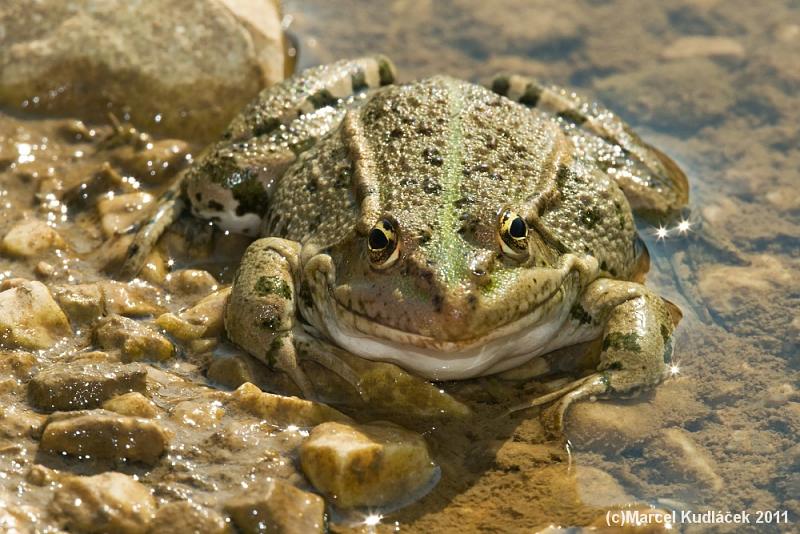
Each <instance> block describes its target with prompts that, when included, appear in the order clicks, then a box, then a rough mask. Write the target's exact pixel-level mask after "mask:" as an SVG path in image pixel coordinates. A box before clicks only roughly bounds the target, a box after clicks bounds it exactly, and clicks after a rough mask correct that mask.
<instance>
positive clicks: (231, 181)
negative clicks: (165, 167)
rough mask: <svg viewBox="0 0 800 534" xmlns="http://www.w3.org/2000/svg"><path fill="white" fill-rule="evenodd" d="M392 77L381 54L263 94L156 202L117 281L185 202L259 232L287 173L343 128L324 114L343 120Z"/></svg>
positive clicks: (310, 72) (234, 226) (320, 69)
mask: <svg viewBox="0 0 800 534" xmlns="http://www.w3.org/2000/svg"><path fill="white" fill-rule="evenodd" d="M394 80H395V70H394V65H392V62H391V61H390V60H389V59H388V58H386V57H384V56H380V55H379V56H374V57H363V58H356V59H348V60H342V61H338V62H336V63H332V64H330V65H320V66H317V67H312V68H309V69H306V70H304V71H302V72H300V73H298V74H296V75H295V76H292V77H291V78H288V79H286V80H284V81H283V82H281V83H279V84H276V85H273V86H271V87H268V88H266V89H264V90H263V91H262V92H261V93H260V94H259V95H258V97H257V98H256V99H255V100H254V101H253V102H251V103H250V104H249V105H248V107H247V108H246V109H245V110H244V111H242V112H241V113H240V114H239V115H238V116H237V117H236V118H234V119H233V121H232V122H231V124H230V125H229V126H228V129H227V130H226V131H225V133H224V134H223V136H222V140H221V141H219V142H218V143H216V144H214V145H212V146H211V147H209V148H207V149H206V150H205V151H204V152H203V154H202V155H201V156H200V157H199V158H198V159H197V160H196V161H195V162H194V163H193V164H192V166H191V167H190V168H189V169H188V170H187V171H186V172H185V173H184V174H182V175H181V177H180V178H179V180H178V181H177V182H176V183H175V184H174V185H173V186H172V187H171V188H170V190H169V191H168V192H167V193H166V194H165V195H163V196H162V198H160V199H159V202H158V207H157V208H156V210H155V212H153V216H152V217H150V218H149V220H143V221H142V223H141V224H140V225H139V228H138V231H137V234H136V236H135V237H134V240H133V243H132V244H131V245H130V247H129V249H128V254H127V257H126V259H125V262H124V264H123V266H122V269H121V270H120V272H119V276H120V277H122V278H131V277H133V276H135V275H136V274H138V272H139V270H140V269H141V268H142V266H143V264H144V261H145V258H146V257H147V255H148V254H149V253H150V250H151V249H152V248H153V247H154V246H155V244H156V242H157V241H158V239H159V238H160V237H161V235H162V234H163V233H164V231H165V230H166V228H167V227H168V226H169V225H170V224H172V223H173V222H174V221H175V220H176V219H177V218H178V217H179V216H180V215H181V213H182V212H183V210H184V209H185V208H186V206H187V205H189V206H190V207H191V209H192V213H193V214H194V215H196V216H198V217H200V218H202V219H206V220H210V221H213V222H214V223H215V224H216V225H217V226H219V227H220V228H221V229H222V230H225V231H229V232H233V233H241V234H247V235H252V236H255V235H257V234H258V232H259V230H260V228H261V218H262V216H263V215H264V213H265V212H266V208H267V206H268V203H269V194H270V192H271V189H272V187H274V186H275V184H276V183H277V182H278V180H280V178H281V176H282V175H283V172H284V171H285V170H286V168H287V167H288V166H289V165H291V164H292V163H293V162H294V161H295V160H296V159H297V157H298V155H299V154H301V153H302V152H304V151H305V150H307V149H308V148H309V147H311V146H313V145H314V143H315V142H316V141H317V139H319V138H321V137H322V136H324V135H325V134H326V133H328V132H329V131H330V130H332V129H333V128H335V127H336V126H337V125H338V121H336V120H331V117H330V114H329V113H327V111H329V110H334V111H337V113H338V114H339V115H340V116H343V115H344V112H345V110H346V108H347V105H348V98H349V97H352V96H353V95H357V94H359V93H363V92H365V91H370V90H373V89H377V88H379V87H381V86H383V85H387V84H391V83H394ZM323 108H325V109H323ZM318 111H319V113H317V112H318ZM184 197H185V199H186V200H184Z"/></svg>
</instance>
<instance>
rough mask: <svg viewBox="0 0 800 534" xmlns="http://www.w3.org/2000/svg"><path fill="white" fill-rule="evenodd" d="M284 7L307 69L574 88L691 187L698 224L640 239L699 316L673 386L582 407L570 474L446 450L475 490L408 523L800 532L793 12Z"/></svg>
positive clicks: (676, 297)
mask: <svg viewBox="0 0 800 534" xmlns="http://www.w3.org/2000/svg"><path fill="white" fill-rule="evenodd" d="M287 12H288V13H290V14H292V15H293V17H294V19H293V22H292V25H291V31H292V32H293V33H294V34H295V36H296V37H297V38H298V42H299V48H300V50H301V54H300V59H299V65H300V66H301V67H302V66H304V65H310V64H315V63H319V62H325V61H330V60H333V59H335V58H339V57H347V56H356V55H362V54H370V53H375V52H381V53H385V54H387V55H389V56H390V57H392V59H393V60H394V61H395V63H396V65H397V67H398V71H399V75H400V78H401V79H402V80H410V79H414V78H417V77H423V76H427V75H433V74H439V73H447V74H450V75H453V76H459V77H464V78H467V79H470V80H475V81H481V80H485V79H486V78H487V77H490V76H492V75H493V74H495V73H497V72H498V71H511V72H519V73H524V74H528V75H533V76H536V77H538V78H540V79H543V80H548V81H551V82H553V83H558V84H564V85H567V86H570V87H574V88H575V89H576V90H578V91H580V92H583V93H584V94H586V95H589V96H591V97H593V98H596V99H598V100H600V101H601V102H603V103H605V104H606V105H608V106H609V107H610V108H611V109H613V110H615V111H617V112H618V113H620V114H621V115H622V116H623V117H624V118H625V119H626V120H628V121H630V122H631V124H633V125H634V127H636V128H637V129H638V130H640V131H641V132H643V134H644V135H645V138H646V139H648V140H649V141H650V142H651V143H652V144H655V145H657V146H659V147H660V148H662V149H664V150H665V151H666V152H667V153H669V154H670V155H671V156H672V157H674V158H675V159H676V161H678V162H679V164H680V165H681V166H682V167H683V168H684V170H685V171H686V172H687V175H688V176H689V179H690V182H691V186H692V190H691V209H690V213H689V214H687V216H686V219H685V220H687V221H688V222H689V227H688V228H685V227H681V228H678V226H677V224H678V223H679V222H680V221H675V222H673V223H669V224H667V225H666V230H667V234H666V236H663V237H660V236H659V234H658V232H657V230H658V227H657V225H656V226H651V225H649V224H646V223H645V224H642V225H641V228H640V229H641V232H642V235H643V237H644V238H645V241H646V242H647V245H648V248H649V250H650V253H651V256H652V260H653V261H652V267H651V273H650V275H649V278H648V283H649V284H650V285H652V286H654V287H656V288H657V290H658V291H659V292H660V294H662V295H664V296H665V297H667V298H668V299H670V300H672V301H674V302H676V303H678V304H679V305H680V307H681V308H682V310H683V311H684V320H683V322H682V323H681V325H680V327H679V335H678V343H677V348H676V352H675V362H676V364H677V366H678V369H677V371H678V372H677V374H676V376H675V377H673V378H672V379H670V380H669V381H668V382H667V383H666V384H664V385H662V386H661V387H660V388H659V389H658V390H657V391H656V392H655V393H654V394H650V395H644V396H642V397H640V398H638V399H635V400H632V401H624V402H620V401H611V402H607V401H602V402H598V403H596V405H594V406H579V407H578V408H576V410H575V413H574V414H573V417H572V420H571V421H570V423H569V425H570V427H569V435H570V442H571V451H572V459H571V461H572V464H571V467H572V472H571V473H570V474H569V475H566V474H565V472H564V471H563V470H559V469H558V468H555V469H553V466H546V467H545V468H541V467H538V468H537V466H536V462H535V461H532V460H531V458H527V459H526V460H522V459H520V458H519V455H518V456H517V460H516V464H515V462H514V461H511V462H510V463H511V464H512V466H511V467H509V466H507V465H502V464H503V461H498V460H497V458H502V457H503V456H502V455H499V454H498V455H496V454H494V453H487V452H485V451H477V450H475V449H477V448H478V447H475V445H474V444H473V445H472V446H471V447H470V450H468V451H447V452H444V451H442V452H441V454H442V456H447V455H453V456H452V457H451V461H453V460H455V457H461V458H460V462H457V461H453V463H455V464H459V463H460V467H461V469H463V471H461V472H457V473H454V474H453V476H455V477H456V478H458V479H460V480H459V482H458V483H452V482H451V484H452V486H450V487H446V486H448V484H447V477H448V472H447V469H446V467H445V475H444V480H443V482H442V483H441V485H442V486H445V487H446V488H445V487H442V486H440V488H439V489H438V490H437V491H436V492H434V494H433V495H431V496H429V497H428V498H427V499H425V500H423V501H421V502H420V503H418V504H417V505H415V506H413V507H412V508H410V509H406V510H404V511H402V512H400V513H399V515H398V516H397V519H399V520H400V522H401V525H403V526H404V527H405V528H404V530H411V531H419V532H425V531H431V530H432V529H443V530H452V531H455V530H464V531H472V530H494V529H497V530H501V531H524V530H526V529H530V528H537V527H543V526H546V525H548V524H556V525H570V524H585V521H586V520H587V518H588V517H591V516H590V512H588V511H587V509H588V508H592V507H598V508H603V507H605V506H608V505H609V504H620V503H621V502H624V501H625V499H629V501H628V502H634V501H635V502H640V503H647V504H650V505H654V506H656V507H659V508H662V509H666V510H679V511H680V510H693V511H706V510H718V511H728V510H731V511H739V510H743V511H750V512H753V513H757V511H759V510H761V511H767V510H772V511H786V512H787V515H788V517H789V519H790V520H791V521H793V522H795V523H794V527H793V526H792V525H786V524H782V525H781V524H776V523H775V522H774V521H773V522H772V523H771V524H766V525H765V524H761V525H751V528H759V529H770V530H774V531H789V530H792V529H793V528H796V521H798V520H800V501H798V495H800V457H798V454H799V453H800V445H798V441H797V438H796V436H797V433H798V430H800V404H799V403H798V401H800V396H799V395H798V376H799V375H798V370H799V369H798V366H800V351H798V348H799V347H798V340H799V339H800V308H798V303H799V302H800V282H798V274H797V273H798V266H800V257H798V245H800V240H798V238H800V224H799V223H800V218H798V215H800V148H798V146H799V144H798V141H800V127H798V118H800V77H799V76H798V72H800V70H798V68H799V67H800V56H799V55H798V54H797V51H798V49H800V10H799V9H798V6H797V4H796V3H792V2H775V3H771V4H770V7H769V8H768V9H767V8H765V5H764V4H758V3H748V2H722V1H715V0H697V1H690V0H686V1H681V2H670V3H655V2H652V3H642V2H635V1H627V2H626V1H587V2H530V1H502V2H474V1H445V2H431V1H428V2H408V1H396V2H381V3H371V4H366V3H359V2H335V3H329V2H290V3H289V4H288V5H287ZM344 13H347V16H346V17H343V16H342V15H343V14H344ZM345 19H346V20H345ZM695 37H696V38H697V39H695V40H689V39H690V38H695ZM683 230H686V231H683ZM599 410H613V411H611V412H610V413H606V414H605V415H603V414H600V413H596V412H598V411H599ZM612 420H613V423H612ZM514 424H517V425H518V426H516V428H513V427H514ZM514 424H510V425H508V427H506V428H502V425H498V428H494V429H493V431H494V432H495V433H496V438H500V439H502V438H505V437H506V435H507V433H510V434H511V435H513V438H512V440H513V441H514V442H517V441H519V442H523V443H524V442H526V440H527V439H528V438H529V436H526V431H525V427H526V423H525V421H524V420H521V419H519V418H516V419H515V423H514ZM491 433H492V432H491V431H488V432H487V434H491ZM446 439H447V438H443V441H445V440H446ZM687 447H689V448H690V449H689V450H687ZM691 448H696V450H691ZM520 454H521V455H522V456H524V454H522V453H520ZM493 456H494V458H492V457H493ZM526 462H527V463H526ZM517 464H518V465H517ZM582 467H583V468H586V469H582ZM593 468H596V469H601V470H603V471H604V472H605V473H608V474H610V475H611V476H612V477H613V478H614V479H616V481H617V482H616V484H612V483H610V482H609V481H608V480H607V479H606V477H605V475H598V474H597V472H595V471H594V470H593ZM454 470H455V469H454ZM548 470H550V471H551V472H550V473H546V472H547V471H548ZM568 470H569V469H568ZM465 471H466V472H465ZM575 472H577V477H573V476H572V475H574V474H575ZM566 480H569V482H567V481H566ZM604 484H608V485H604ZM614 491H617V493H620V492H624V494H625V496H624V497H623V496H621V495H618V494H617V495H614ZM576 498H577V499H578V500H580V501H581V502H582V503H583V506H578V505H575V504H574V502H573V499H576ZM601 515H602V514H601ZM394 519H395V516H391V517H388V518H387V520H394ZM756 519H757V518H756V517H755V516H754V517H753V518H752V521H755V520H756ZM678 520H679V521H680V514H679V515H678ZM598 524H599V525H603V524H604V523H603V521H602V520H601V521H600V522H599V523H598ZM685 526H686V527H687V528H689V526H688V525H685ZM705 528H712V527H709V526H708V525H706V527H705ZM713 528H724V527H719V526H716V527H713ZM728 528H735V527H733V526H731V527H728Z"/></svg>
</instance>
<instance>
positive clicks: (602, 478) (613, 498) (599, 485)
mask: <svg viewBox="0 0 800 534" xmlns="http://www.w3.org/2000/svg"><path fill="white" fill-rule="evenodd" d="M575 483H576V486H577V490H578V496H579V497H580V499H581V502H582V503H584V504H587V505H589V506H597V507H598V508H607V507H610V506H615V505H622V504H629V503H632V502H635V501H636V499H634V498H633V497H631V496H630V495H628V493H627V492H626V491H625V489H624V488H623V487H622V485H621V484H620V483H619V482H618V481H617V479H615V478H614V477H613V476H611V475H610V474H608V473H606V472H605V471H603V470H601V469H597V468H596V467H591V466H588V465H578V466H576V468H575Z"/></svg>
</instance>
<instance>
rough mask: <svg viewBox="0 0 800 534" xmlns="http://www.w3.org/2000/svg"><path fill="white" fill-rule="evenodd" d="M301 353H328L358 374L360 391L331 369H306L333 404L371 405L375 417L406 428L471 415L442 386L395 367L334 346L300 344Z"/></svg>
mask: <svg viewBox="0 0 800 534" xmlns="http://www.w3.org/2000/svg"><path fill="white" fill-rule="evenodd" d="M298 350H299V351H300V352H301V353H302V352H304V351H306V350H308V351H309V352H314V351H319V350H325V351H327V352H329V353H330V354H331V355H332V356H334V357H335V358H337V359H339V360H341V361H342V362H343V363H344V364H346V365H347V367H349V368H350V369H351V370H352V371H354V372H355V374H356V376H357V380H358V387H359V391H356V389H355V388H354V387H353V386H352V385H351V384H349V383H347V382H345V381H344V380H343V379H342V378H341V377H339V376H338V375H337V374H336V373H332V372H330V370H328V369H327V368H323V367H322V366H319V365H316V366H313V367H312V366H308V367H306V366H304V370H306V372H307V375H308V377H309V379H310V380H311V382H312V383H313V384H314V389H315V391H317V393H318V395H319V396H320V397H321V398H324V399H326V400H328V401H329V402H333V403H336V404H339V405H343V406H349V407H351V408H353V409H363V408H364V407H365V406H367V407H368V409H369V411H370V413H371V414H376V415H379V416H380V417H384V418H387V419H391V420H393V421H397V422H399V423H402V424H403V425H406V426H413V425H415V424H419V423H420V421H421V420H424V419H428V420H430V419H454V418H466V417H468V416H469V415H470V414H471V411H470V409H469V407H468V406H467V405H465V404H463V403H461V402H460V401H458V400H457V399H456V398H454V397H453V396H451V395H450V394H449V393H447V392H446V391H445V390H444V389H442V388H441V387H440V386H438V385H435V384H432V383H431V382H429V381H427V380H425V379H424V378H420V377H418V376H416V375H414V374H411V373H409V372H407V371H405V370H403V369H401V368H400V367H398V366H396V365H394V364H391V363H385V362H373V361H369V360H366V359H364V358H359V357H358V356H355V355H353V354H349V353H348V352H346V351H343V350H340V349H336V348H335V347H331V346H326V347H324V348H322V349H320V347H318V346H316V347H315V346H313V345H310V346H306V345H305V344H304V343H303V342H300V343H298ZM423 424H426V423H423Z"/></svg>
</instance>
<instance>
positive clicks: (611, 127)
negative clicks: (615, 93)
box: [491, 74, 689, 217]
mask: <svg viewBox="0 0 800 534" xmlns="http://www.w3.org/2000/svg"><path fill="white" fill-rule="evenodd" d="M491 88H492V90H493V91H494V92H495V93H498V94H500V95H503V96H506V97H508V98H510V99H512V100H515V101H517V102H519V103H520V104H523V105H525V106H527V107H529V108H536V109H539V110H541V111H543V112H545V113H548V114H550V115H551V116H553V117H554V118H555V119H560V121H559V125H560V126H561V127H562V128H563V129H564V131H565V133H566V134H567V135H569V136H570V137H572V139H573V142H574V143H576V144H577V145H579V146H576V149H577V151H578V152H581V153H584V154H587V155H588V156H589V157H590V158H592V159H593V160H594V161H595V162H597V164H598V165H602V166H603V167H604V170H605V171H606V172H607V174H608V175H609V176H611V177H612V178H613V179H614V180H615V181H616V182H617V184H618V185H619V186H620V188H621V189H622V190H623V192H624V193H625V196H626V197H627V198H628V201H629V202H630V204H631V208H633V209H634V210H635V211H637V212H639V213H640V214H643V215H656V216H659V217H663V216H670V215H673V214H675V213H678V212H679V211H680V210H681V209H683V208H684V207H685V206H686V205H687V203H688V202H689V183H688V181H687V179H686V175H685V174H684V173H683V171H682V170H681V169H680V167H678V165H677V164H676V163H675V162H674V161H672V159H671V158H670V157H669V156H667V155H666V154H664V153H663V152H661V151H660V150H658V149H657V148H655V147H653V146H651V145H649V144H648V143H646V142H645V141H643V140H642V138H641V137H639V135H638V134H637V133H636V132H635V131H634V130H633V128H631V127H630V126H629V125H628V124H627V123H626V122H625V121H623V120H622V119H620V118H619V117H618V116H617V115H615V114H614V113H613V112H611V111H610V110H608V109H606V108H605V107H603V106H601V105H599V104H597V103H594V102H590V101H588V100H586V99H584V98H582V97H580V96H579V95H577V94H576V93H574V92H572V91H570V90H568V89H563V88H560V87H557V86H554V85H543V84H541V83H539V82H538V81H536V80H534V79H533V78H529V77H526V76H518V75H506V74H503V75H499V76H496V77H495V78H494V80H493V81H492V84H491ZM575 128H579V129H580V130H579V131H581V133H582V134H584V135H581V136H575V135H572V134H574V131H575Z"/></svg>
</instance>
